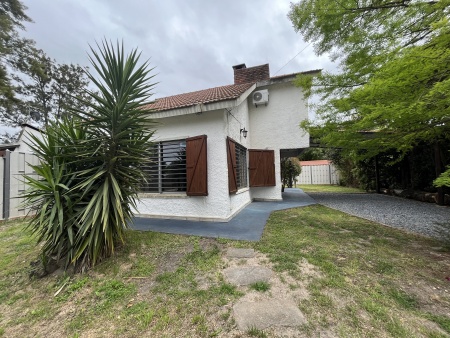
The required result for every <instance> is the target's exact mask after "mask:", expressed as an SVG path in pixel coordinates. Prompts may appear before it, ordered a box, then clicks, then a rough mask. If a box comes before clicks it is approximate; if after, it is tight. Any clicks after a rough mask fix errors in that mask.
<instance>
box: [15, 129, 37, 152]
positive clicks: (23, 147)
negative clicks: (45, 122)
mask: <svg viewBox="0 0 450 338" xmlns="http://www.w3.org/2000/svg"><path fill="white" fill-rule="evenodd" d="M30 135H33V136H37V137H38V138H39V139H40V140H42V139H43V136H42V134H41V132H40V131H38V130H35V129H32V128H29V127H24V129H23V130H22V134H21V135H20V139H19V144H20V146H19V149H17V150H18V151H20V152H23V153H31V152H32V150H31V148H30V146H29V145H28V144H27V143H31V142H32V141H31V140H30Z"/></svg>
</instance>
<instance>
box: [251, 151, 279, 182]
mask: <svg viewBox="0 0 450 338" xmlns="http://www.w3.org/2000/svg"><path fill="white" fill-rule="evenodd" d="M248 162H249V168H248V171H249V176H250V187H272V186H274V185H275V152H274V151H273V150H257V149H249V150H248Z"/></svg>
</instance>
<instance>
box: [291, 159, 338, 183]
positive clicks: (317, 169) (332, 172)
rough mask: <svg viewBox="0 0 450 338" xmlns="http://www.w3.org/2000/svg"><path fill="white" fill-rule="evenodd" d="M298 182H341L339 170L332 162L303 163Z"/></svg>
mask: <svg viewBox="0 0 450 338" xmlns="http://www.w3.org/2000/svg"><path fill="white" fill-rule="evenodd" d="M297 182H298V184H339V171H338V170H337V168H336V167H335V166H334V165H333V164H332V163H330V164H321V165H302V172H301V173H300V175H299V176H298V177H297Z"/></svg>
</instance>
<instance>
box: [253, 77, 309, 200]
mask: <svg viewBox="0 0 450 338" xmlns="http://www.w3.org/2000/svg"><path fill="white" fill-rule="evenodd" d="M261 89H268V90H269V103H268V104H267V106H262V105H260V106H258V107H257V108H256V107H255V106H254V105H253V104H252V100H251V96H250V97H249V100H248V105H249V125H250V127H249V138H250V145H251V147H250V148H252V149H271V150H274V151H275V176H276V186H275V187H264V188H252V189H251V198H252V199H266V200H280V199H281V198H282V196H281V173H280V149H296V148H306V147H309V135H308V134H307V133H305V132H304V131H302V130H301V129H300V127H299V124H300V122H301V121H303V120H304V119H307V118H308V106H307V102H306V100H305V98H304V96H303V93H302V91H301V89H299V88H297V87H295V86H293V85H292V84H290V83H282V84H275V85H271V86H266V87H258V88H257V89H256V90H261Z"/></svg>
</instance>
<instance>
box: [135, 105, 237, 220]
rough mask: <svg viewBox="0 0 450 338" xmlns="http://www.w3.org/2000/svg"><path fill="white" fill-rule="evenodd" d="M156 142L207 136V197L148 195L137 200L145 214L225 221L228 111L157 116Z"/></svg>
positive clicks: (226, 216) (227, 208)
mask: <svg viewBox="0 0 450 338" xmlns="http://www.w3.org/2000/svg"><path fill="white" fill-rule="evenodd" d="M157 122H158V123H159V125H158V126H157V132H156V133H155V135H154V140H155V141H167V140H176V139H182V138H188V137H193V136H198V135H203V134H206V135H207V159H208V196H186V194H185V193H180V194H145V195H143V196H146V197H145V198H142V199H141V201H140V202H139V203H138V206H137V207H138V213H139V214H141V215H143V216H150V217H151V216H153V217H168V218H187V219H198V218H200V219H203V220H218V221H220V220H225V219H227V218H228V217H229V216H230V214H231V211H230V198H229V195H228V173H227V156H226V155H227V154H226V143H225V139H226V127H227V126H226V112H225V110H223V109H222V110H216V111H210V112H205V113H202V114H200V115H195V114H190V115H183V116H176V117H168V118H163V119H158V120H157Z"/></svg>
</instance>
